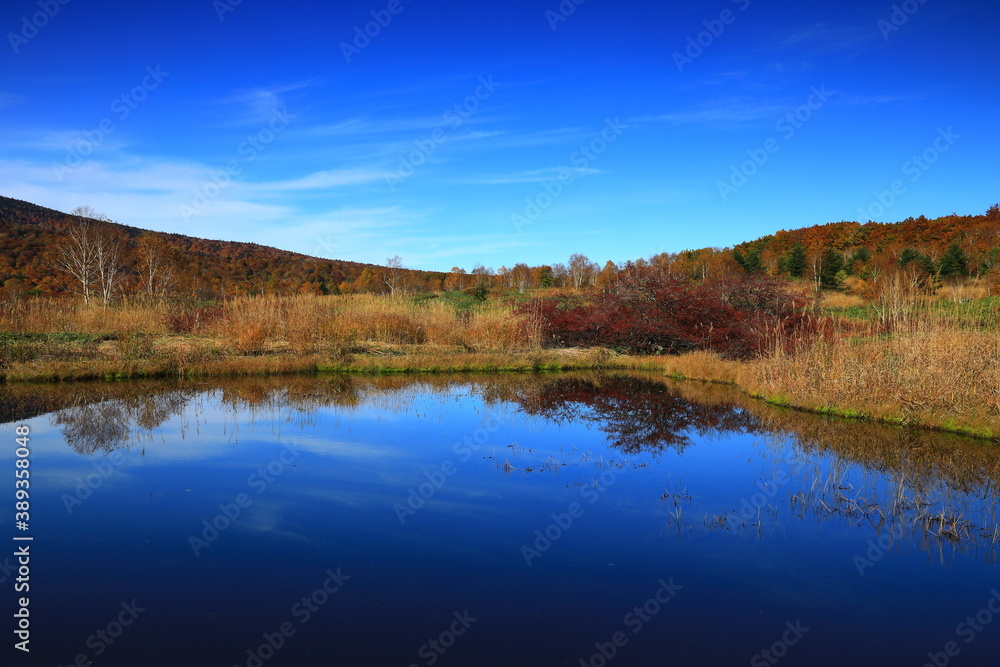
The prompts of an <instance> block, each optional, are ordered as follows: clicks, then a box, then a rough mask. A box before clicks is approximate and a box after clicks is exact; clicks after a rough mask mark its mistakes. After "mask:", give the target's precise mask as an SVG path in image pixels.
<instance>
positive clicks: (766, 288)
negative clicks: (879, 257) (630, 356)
mask: <svg viewBox="0 0 1000 667" xmlns="http://www.w3.org/2000/svg"><path fill="white" fill-rule="evenodd" d="M783 286H784V283H783V282H782V281H780V280H778V279H774V278H768V277H764V276H743V277H739V278H726V279H720V280H708V281H697V282H695V281H691V280H688V279H687V278H685V277H682V276H678V275H671V274H668V273H666V272H665V271H664V270H662V269H661V268H659V267H654V266H634V265H633V266H628V267H626V268H625V269H623V270H622V271H621V272H619V273H618V275H616V276H615V277H614V278H612V279H611V280H610V281H609V282H608V283H607V284H606V285H605V286H604V289H603V291H602V292H601V293H600V294H599V295H598V296H597V297H596V298H595V299H594V300H593V301H592V302H589V303H588V302H583V301H581V300H579V299H578V300H576V301H573V300H570V299H567V298H560V299H547V300H542V301H537V302H535V303H534V304H532V305H531V306H529V307H530V308H533V309H535V310H536V311H537V314H538V316H539V317H540V319H541V321H542V323H543V331H544V336H545V340H546V342H547V343H548V344H550V345H554V346H575V345H599V346H603V347H611V348H615V349H620V350H625V351H628V352H633V353H638V354H656V353H665V354H669V353H677V352H684V351H688V350H694V349H706V350H712V351H714V352H717V353H719V354H721V355H723V356H725V357H731V358H743V357H749V356H753V355H755V354H759V353H760V352H762V351H764V350H765V349H766V348H768V346H769V345H772V344H773V343H774V341H775V340H776V338H785V337H786V336H790V335H791V334H794V333H796V332H798V331H800V330H801V329H802V328H803V327H805V328H810V325H809V324H808V322H810V321H811V320H810V319H809V318H807V317H806V316H805V315H803V314H802V308H801V306H802V300H801V298H800V297H795V296H792V295H789V294H788V293H787V292H786V290H784V289H783Z"/></svg>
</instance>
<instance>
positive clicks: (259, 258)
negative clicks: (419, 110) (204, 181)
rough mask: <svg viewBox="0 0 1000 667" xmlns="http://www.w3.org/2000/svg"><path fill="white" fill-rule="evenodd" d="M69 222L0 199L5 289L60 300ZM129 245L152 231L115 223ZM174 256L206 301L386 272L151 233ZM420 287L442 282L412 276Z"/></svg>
mask: <svg viewBox="0 0 1000 667" xmlns="http://www.w3.org/2000/svg"><path fill="white" fill-rule="evenodd" d="M69 219H70V216H69V214H67V213H62V212H60V211H55V210H52V209H49V208H44V207H42V206H37V205H35V204H31V203H28V202H24V201H20V200H17V199H11V198H9V197H3V196H0V287H2V286H3V285H5V284H7V283H8V281H14V282H15V283H16V285H17V287H18V288H19V291H33V292H34V293H41V294H58V293H60V292H61V291H62V289H63V285H64V282H65V281H64V280H63V278H62V277H61V276H59V275H56V273H57V272H56V271H55V270H54V268H53V263H54V254H53V252H54V248H55V247H56V245H57V244H58V242H59V239H60V237H61V236H62V235H63V233H64V231H65V229H66V227H67V223H68V221H69ZM114 225H115V227H117V228H118V229H120V230H121V232H122V233H123V234H124V235H125V236H127V237H128V238H130V239H133V240H134V239H136V238H138V237H139V236H140V235H141V234H144V233H146V230H142V229H138V228H136V227H130V226H128V225H121V224H118V223H114ZM150 233H152V234H154V235H155V236H157V237H160V238H162V239H163V240H164V241H165V242H166V243H167V245H168V246H169V247H170V248H171V249H172V250H173V251H175V255H176V257H177V258H178V261H179V262H180V264H181V267H179V268H181V270H180V271H178V275H179V276H180V277H181V280H182V284H180V285H178V287H179V289H181V290H182V291H183V292H186V293H188V294H191V295H193V296H197V297H200V298H216V297H219V296H232V295H236V294H244V293H260V292H270V293H292V292H297V291H303V290H309V291H314V290H319V291H334V290H336V289H337V287H338V286H339V285H341V284H342V283H344V282H353V281H354V280H355V279H357V278H358V277H359V276H361V275H362V274H363V273H364V272H365V270H366V269H368V270H369V274H368V276H367V277H366V278H370V277H372V276H377V274H378V272H379V271H380V270H382V269H381V267H378V266H375V265H371V264H360V263H357V262H348V261H343V260H332V259H322V258H317V257H309V256H308V255H302V254H299V253H294V252H288V251H286V250H279V249H277V248H271V247H268V246H262V245H257V244H256V243H239V242H235V241H213V240H208V239H201V238H195V237H192V236H184V235H182V234H166V233H162V232H150ZM407 273H408V274H409V275H410V276H411V278H414V279H416V280H418V281H420V282H423V281H426V280H428V279H434V278H436V277H437V276H438V274H431V273H428V272H423V271H410V272H407Z"/></svg>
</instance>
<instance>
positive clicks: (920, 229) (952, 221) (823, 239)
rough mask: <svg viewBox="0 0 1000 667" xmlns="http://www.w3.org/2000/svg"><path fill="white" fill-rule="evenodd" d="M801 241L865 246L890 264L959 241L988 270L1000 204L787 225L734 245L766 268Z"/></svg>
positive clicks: (998, 244)
mask: <svg viewBox="0 0 1000 667" xmlns="http://www.w3.org/2000/svg"><path fill="white" fill-rule="evenodd" d="M796 244H798V245H801V246H802V247H803V248H804V249H805V250H806V251H807V252H810V253H819V252H824V251H827V250H835V251H839V252H842V253H843V254H844V255H845V257H847V256H848V255H852V254H854V255H856V254H857V252H858V251H859V250H861V249H862V248H864V249H865V250H866V251H867V252H868V253H870V255H871V261H873V262H876V263H878V262H882V263H887V264H888V263H891V262H894V261H898V260H899V259H900V257H901V256H903V253H904V252H907V251H908V250H913V251H916V252H918V253H920V254H922V255H924V256H927V257H929V258H931V259H932V260H937V259H938V258H940V257H942V256H943V255H944V254H945V253H946V252H947V251H948V248H949V246H952V245H953V244H958V246H959V247H960V248H961V250H962V251H963V252H964V253H965V254H966V255H967V256H968V258H969V261H970V268H971V269H973V270H976V271H978V270H981V269H984V268H985V269H986V270H989V269H990V268H992V266H993V264H994V263H995V262H996V261H997V260H998V255H1000V206H996V205H995V206H992V207H991V208H990V209H989V210H988V211H987V212H986V213H985V214H983V215H957V214H952V215H947V216H943V217H940V218H936V219H929V218H925V217H924V216H920V217H919V218H907V219H906V220H903V221H902V222H894V223H879V222H867V223H864V224H861V223H857V222H832V223H828V224H823V225H814V226H812V227H803V228H801V229H793V230H788V231H785V230H782V231H780V232H777V233H775V234H769V235H767V236H764V237H761V238H759V239H757V240H755V241H747V242H744V243H740V244H738V245H737V246H736V247H735V248H734V249H733V250H734V251H735V252H736V253H737V254H739V253H743V254H750V253H753V254H756V255H758V256H759V258H760V260H761V262H762V264H763V265H764V267H765V268H766V267H768V266H777V265H778V264H779V263H780V261H781V258H782V257H787V256H788V255H789V253H790V252H791V250H792V248H793V246H795V245H796ZM984 265H985V266H984Z"/></svg>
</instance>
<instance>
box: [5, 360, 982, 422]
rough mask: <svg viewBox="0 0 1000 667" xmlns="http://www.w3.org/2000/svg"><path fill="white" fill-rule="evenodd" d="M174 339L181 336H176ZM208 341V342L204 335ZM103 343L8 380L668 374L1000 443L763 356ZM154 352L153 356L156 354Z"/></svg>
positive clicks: (846, 415)
mask: <svg viewBox="0 0 1000 667" xmlns="http://www.w3.org/2000/svg"><path fill="white" fill-rule="evenodd" d="M174 342H176V341H174ZM201 342H202V343H204V341H201ZM111 345H112V343H109V342H105V343H104V344H103V347H104V348H105V349H103V350H101V352H103V353H104V354H103V355H102V356H100V357H94V358H89V359H86V358H77V359H73V358H69V359H45V358H41V359H35V360H25V361H15V362H12V363H10V364H9V365H8V367H7V368H6V369H4V370H3V371H2V372H0V381H2V382H5V383H17V384H28V383H59V382H77V381H108V382H116V381H123V380H141V379H157V378H160V379H162V378H202V377H248V376H276V375H295V374H338V373H346V374H360V375H364V374H400V375H404V374H414V375H418V374H428V373H433V374H443V373H456V374H457V373H550V372H553V373H557V372H563V371H595V370H604V371H623V370H631V371H643V372H653V373H662V374H663V376H664V377H666V378H670V379H675V380H686V381H694V382H706V383H714V384H722V385H729V386H733V387H735V388H736V389H738V390H739V391H741V392H742V393H743V394H745V395H747V396H748V397H750V398H753V399H755V400H759V401H761V402H764V403H768V404H770V405H773V406H776V407H785V408H791V409H794V410H798V411H801V412H807V413H811V414H819V415H826V416H830V417H836V418H838V419H848V420H852V421H864V422H871V423H880V424H888V425H893V426H900V427H917V428H922V429H928V430H934V431H940V432H946V433H954V434H957V435H962V436H965V437H969V438H975V439H980V440H989V441H994V442H997V441H1000V429H997V428H996V427H995V426H994V425H993V424H984V423H981V421H980V420H976V419H971V420H968V419H966V420H963V419H962V418H961V416H959V415H956V414H954V413H952V414H949V415H947V416H942V415H941V414H938V413H933V412H929V411H925V412H921V411H919V410H916V411H912V412H910V413H909V414H892V413H886V412H885V411H882V413H881V414H880V413H879V411H877V410H873V409H865V408H864V407H862V406H858V405H840V404H837V403H836V402H834V401H825V402H817V401H816V400H815V398H813V399H811V400H810V399H809V398H807V397H802V396H795V395H793V393H775V392H768V391H766V390H764V389H763V388H762V387H761V383H760V382H759V381H756V377H755V375H754V364H760V363H762V362H761V361H760V360H758V361H734V360H727V359H722V358H720V357H718V356H716V355H714V354H711V353H707V352H690V353H687V354H682V355H676V356H627V355H620V354H617V353H615V352H612V351H610V350H607V349H604V348H590V349H578V348H569V349H561V350H537V349H533V350H526V351H521V352H491V351H468V350H462V349H455V348H451V349H445V348H441V347H437V346H435V347H434V348H433V349H428V348H429V347H431V346H426V345H385V344H378V345H372V346H366V347H360V348H357V349H354V350H350V351H340V352H338V353H336V354H324V353H319V352H313V353H309V354H297V353H294V352H292V351H290V350H287V349H280V348H276V349H274V350H271V351H268V352H266V353H264V354H257V355H238V354H232V353H228V354H226V353H222V352H220V350H219V349H217V348H212V347H206V346H202V347H200V348H199V347H197V346H189V347H188V348H187V349H181V348H179V347H178V346H176V345H174V346H173V347H168V346H166V345H157V346H151V347H149V348H143V350H142V351H143V352H148V353H150V354H149V355H148V356H140V357H139V358H134V359H128V358H121V357H116V356H112V355H113V354H114V353H116V352H118V351H119V350H115V349H113V348H112V347H109V346H111ZM154 352H155V354H154Z"/></svg>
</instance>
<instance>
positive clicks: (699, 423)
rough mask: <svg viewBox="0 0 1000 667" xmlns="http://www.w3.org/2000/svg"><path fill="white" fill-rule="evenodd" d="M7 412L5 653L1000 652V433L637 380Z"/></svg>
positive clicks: (98, 401)
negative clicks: (22, 482) (23, 609)
mask: <svg viewBox="0 0 1000 667" xmlns="http://www.w3.org/2000/svg"><path fill="white" fill-rule="evenodd" d="M0 420H2V421H4V422H7V424H6V425H4V426H3V427H0V437H2V438H5V439H6V440H7V443H6V445H5V446H4V447H3V448H2V450H0V451H2V452H3V454H2V456H0V465H2V466H3V470H5V471H7V472H5V473H4V474H3V479H4V480H6V481H5V482H4V486H5V488H6V489H8V490H7V491H5V492H4V494H3V495H4V497H6V498H7V499H8V500H6V501H4V503H3V505H2V506H0V514H2V516H3V517H4V519H5V520H4V525H5V526H8V530H7V533H8V536H7V537H5V538H4V539H6V540H8V547H7V548H6V549H5V550H4V552H5V553H4V556H0V566H2V568H3V569H2V570H0V578H3V579H5V581H4V582H3V584H2V586H3V588H4V600H5V603H4V605H5V606H4V609H5V613H4V618H6V619H7V620H6V627H4V628H3V631H4V634H3V636H5V637H7V641H8V645H7V646H6V647H5V648H4V655H5V656H6V657H5V658H4V661H3V663H2V664H4V665H8V664H10V665H14V664H17V665H46V666H55V665H70V664H88V661H92V662H93V664H94V665H107V666H116V665H128V666H135V667H145V666H150V667H153V666H159V665H191V666H201V665H211V666H219V667H230V666H233V665H240V666H244V667H253V666H254V665H268V666H285V665H287V666H295V667H298V666H303V667H309V666H313V665H324V666H326V665H397V666H402V667H407V666H409V665H442V666H447V665H468V666H477V665H571V666H578V665H594V666H598V665H604V664H608V665H773V664H781V665H914V666H916V667H920V666H922V665H925V664H931V665H938V666H941V665H945V664H950V665H996V664H1000V592H998V591H1000V576H998V568H997V563H996V556H997V552H998V549H1000V539H998V538H1000V527H998V517H997V516H996V508H997V488H998V482H1000V453H998V451H997V445H995V444H990V443H979V442H974V441H967V440H962V439H960V438H956V437H950V436H944V435H940V434H930V433H922V432H913V431H908V430H904V429H894V428H889V427H874V426H870V425H864V424H859V423H852V422H843V421H835V420H828V419H824V418H820V417H815V416H809V415H802V414H797V413H794V412H789V411H782V410H778V409H774V408H770V407H768V406H763V405H761V404H759V403H756V402H752V401H749V400H747V399H744V398H743V397H741V396H740V395H738V394H736V393H734V392H730V391H726V390H722V389H718V388H712V387H707V386H702V385H697V384H673V383H670V384H668V383H665V382H663V381H661V380H658V379H656V378H651V377H649V376H641V375H547V376H503V377H494V378H474V377H464V378H417V379H406V378H344V377H321V378H292V379H288V378H284V379H274V380H254V381H228V382H205V383H184V384H144V383H136V384H104V385H82V386H79V385H78V386H42V387H8V388H6V389H3V390H2V394H0ZM19 424H26V425H28V426H29V427H30V429H31V435H30V438H31V440H30V444H31V452H32V453H31V468H30V470H31V473H32V477H31V481H32V486H31V523H30V530H29V531H28V532H27V534H29V535H31V536H32V537H33V538H34V540H33V541H32V542H31V543H30V554H31V560H30V568H31V572H30V605H29V610H30V631H31V635H30V649H31V652H30V654H23V653H21V652H19V651H16V650H14V649H13V648H12V645H13V644H14V642H15V641H17V640H16V638H14V637H13V633H12V630H13V629H14V628H15V624H16V622H17V619H14V618H13V613H14V612H15V611H16V610H17V608H18V606H17V604H16V601H15V599H16V597H19V595H15V593H14V592H13V586H14V583H15V579H16V577H17V573H16V572H12V571H11V569H10V566H11V564H12V563H13V564H14V565H16V558H15V557H14V556H13V554H14V551H15V549H16V548H17V546H18V545H21V544H24V543H16V542H14V541H12V540H11V537H13V536H14V535H23V534H24V533H21V532H20V531H18V530H16V528H15V525H14V507H13V505H14V501H13V488H14V470H15V443H14V439H15V432H14V429H15V426H17V425H19ZM213 524H214V525H213ZM4 558H6V560H4ZM275 647H276V648H275ZM949 653H950V655H949Z"/></svg>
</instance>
